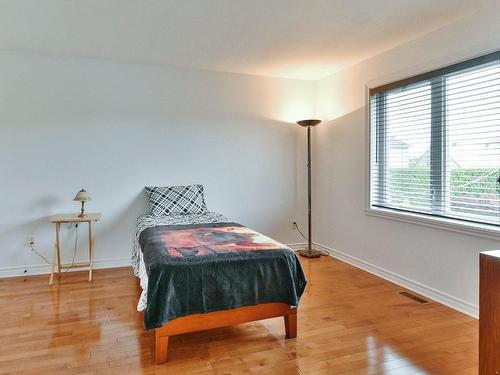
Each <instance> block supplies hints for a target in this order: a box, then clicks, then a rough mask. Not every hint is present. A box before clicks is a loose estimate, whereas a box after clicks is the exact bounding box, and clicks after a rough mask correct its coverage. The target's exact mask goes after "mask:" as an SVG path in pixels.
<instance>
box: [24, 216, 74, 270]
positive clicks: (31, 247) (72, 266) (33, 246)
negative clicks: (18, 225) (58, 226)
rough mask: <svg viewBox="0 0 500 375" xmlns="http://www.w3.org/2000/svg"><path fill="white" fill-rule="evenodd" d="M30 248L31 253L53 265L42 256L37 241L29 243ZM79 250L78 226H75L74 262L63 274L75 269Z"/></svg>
mask: <svg viewBox="0 0 500 375" xmlns="http://www.w3.org/2000/svg"><path fill="white" fill-rule="evenodd" d="M29 247H30V249H31V251H33V252H34V253H35V254H36V255H38V256H39V257H40V258H41V259H43V260H44V261H45V263H47V264H52V262H49V261H48V260H47V258H45V257H44V256H43V255H42V254H40V253H39V252H38V251H37V250H36V247H35V241H33V240H30V242H29ZM77 249H78V224H75V250H74V252H73V260H72V261H71V265H70V266H69V267H68V268H66V269H65V270H64V271H63V273H66V272H68V271H69V270H70V269H72V268H74V267H75V260H76V250H77Z"/></svg>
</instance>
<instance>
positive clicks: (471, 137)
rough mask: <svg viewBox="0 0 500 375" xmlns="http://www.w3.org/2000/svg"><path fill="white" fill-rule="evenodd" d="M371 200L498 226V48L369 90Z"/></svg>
mask: <svg viewBox="0 0 500 375" xmlns="http://www.w3.org/2000/svg"><path fill="white" fill-rule="evenodd" d="M370 129H371V130H370V205H371V207H372V208H384V209H389V210H396V211H406V212H412V213H419V214H425V215H432V216H438V217H445V218H451V219H459V220H463V221H469V222H476V223H481V224H490V225H497V226H500V52H497V53H492V54H489V55H486V56H482V57H479V58H476V59H472V60H469V61H466V62H462V63H459V64H456V65H452V66H449V67H446V68H442V69H439V70H436V71H433V72H429V73H425V74H422V75H419V76H417V77H413V78H408V79H405V80H402V81H399V82H394V83H391V84H388V85H385V86H381V87H377V88H374V89H371V90H370Z"/></svg>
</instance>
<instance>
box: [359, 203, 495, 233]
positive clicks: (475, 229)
mask: <svg viewBox="0 0 500 375" xmlns="http://www.w3.org/2000/svg"><path fill="white" fill-rule="evenodd" d="M365 212H366V214H367V215H369V216H376V217H382V218H385V219H391V220H396V221H402V222H405V223H412V224H418V225H423V226H426V227H431V228H438V229H445V230H449V231H452V232H458V233H462V234H468V235H472V236H477V237H484V238H489V239H493V240H499V239H500V228H498V227H496V226H493V225H487V224H475V223H468V222H465V221H461V220H454V219H446V218H438V217H429V216H426V215H419V214H416V213H410V212H408V213H407V212H397V211H393V210H389V209H383V208H367V209H365Z"/></svg>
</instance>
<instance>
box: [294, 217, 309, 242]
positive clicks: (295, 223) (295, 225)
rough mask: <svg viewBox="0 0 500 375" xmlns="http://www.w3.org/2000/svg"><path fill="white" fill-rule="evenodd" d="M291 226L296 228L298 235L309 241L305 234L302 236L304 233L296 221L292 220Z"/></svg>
mask: <svg viewBox="0 0 500 375" xmlns="http://www.w3.org/2000/svg"><path fill="white" fill-rule="evenodd" d="M293 226H294V228H295V229H297V231H298V232H299V233H300V235H301V236H302V237H303V238H304V240H306V241H309V238H307V237H306V236H304V233H302V231H301V230H300V228H299V226H298V224H297V222H296V221H294V222H293Z"/></svg>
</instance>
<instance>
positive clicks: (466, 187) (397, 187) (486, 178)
mask: <svg viewBox="0 0 500 375" xmlns="http://www.w3.org/2000/svg"><path fill="white" fill-rule="evenodd" d="M388 173H389V181H390V185H389V186H387V194H388V195H390V197H391V201H392V203H395V204H399V205H402V206H408V207H422V208H426V207H429V206H430V191H431V189H430V168H429V167H422V166H416V165H410V166H409V167H407V168H391V169H390V170H389V171H388ZM499 174H500V168H457V169H453V170H452V171H451V173H450V176H449V183H450V187H449V190H450V192H451V197H452V198H461V197H471V196H475V197H478V198H482V199H486V200H491V199H493V200H495V198H494V196H495V195H496V194H499V193H500V186H499V184H498V182H497V179H498V177H499ZM496 199H498V198H496Z"/></svg>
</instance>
